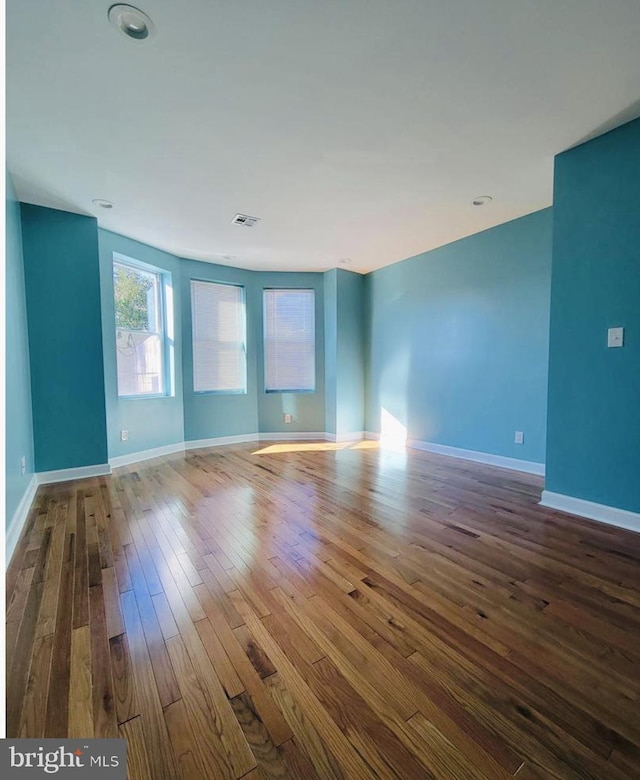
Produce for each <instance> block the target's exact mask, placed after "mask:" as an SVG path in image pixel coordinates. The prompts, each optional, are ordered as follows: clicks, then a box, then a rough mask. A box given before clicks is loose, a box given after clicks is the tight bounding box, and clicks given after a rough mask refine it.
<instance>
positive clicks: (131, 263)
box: [112, 252, 175, 400]
mask: <svg viewBox="0 0 640 780" xmlns="http://www.w3.org/2000/svg"><path fill="white" fill-rule="evenodd" d="M112 259H113V262H112V269H113V270H112V273H113V271H115V266H117V265H118V266H122V267H124V268H128V269H131V270H133V271H142V272H143V273H146V274H151V275H153V276H155V277H157V287H156V290H157V300H156V307H157V327H158V329H157V330H153V331H144V332H145V333H149V334H150V335H156V336H159V338H160V345H161V346H160V355H161V361H162V366H161V369H160V376H161V379H162V391H161V392H159V393H157V392H150V393H134V394H131V393H120V388H119V385H118V336H117V334H118V331H119V330H120V331H125V330H127V329H126V328H119V327H118V326H117V324H116V322H115V282H114V289H113V296H114V326H115V336H116V345H115V346H116V354H115V358H116V366H115V369H116V372H115V373H116V393H117V396H118V399H119V400H143V399H149V398H167V397H168V396H173V395H174V392H175V388H174V382H173V327H172V315H173V312H172V310H171V308H172V307H171V306H170V305H169V304H170V292H171V289H172V288H171V274H170V273H169V272H168V271H165V270H164V269H162V268H158V267H156V266H153V265H150V264H149V263H144V262H142V261H140V260H136V259H134V258H132V257H127V256H125V255H121V254H119V253H117V252H114V253H113V258H112Z"/></svg>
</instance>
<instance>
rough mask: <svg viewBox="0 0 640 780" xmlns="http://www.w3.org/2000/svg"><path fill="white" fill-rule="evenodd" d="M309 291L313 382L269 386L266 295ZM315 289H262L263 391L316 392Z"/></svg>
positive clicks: (268, 337)
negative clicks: (309, 385)
mask: <svg viewBox="0 0 640 780" xmlns="http://www.w3.org/2000/svg"><path fill="white" fill-rule="evenodd" d="M287 292H291V293H310V294H311V299H312V307H313V317H312V320H311V322H312V331H311V339H312V344H313V348H312V357H311V360H312V371H313V384H312V386H311V387H290V388H285V387H270V386H269V368H268V366H269V351H270V345H269V340H270V336H269V328H268V316H267V297H268V295H269V294H271V293H287ZM316 303H317V302H316V291H315V289H314V288H312V287H265V288H263V290H262V323H263V333H262V344H263V352H264V390H265V393H270V394H271V393H315V392H316V386H317V373H318V372H317V360H318V354H317V339H316Z"/></svg>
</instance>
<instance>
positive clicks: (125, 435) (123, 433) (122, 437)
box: [120, 430, 129, 441]
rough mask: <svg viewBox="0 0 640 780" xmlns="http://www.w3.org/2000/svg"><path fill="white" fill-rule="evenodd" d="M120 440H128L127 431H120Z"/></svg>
mask: <svg viewBox="0 0 640 780" xmlns="http://www.w3.org/2000/svg"><path fill="white" fill-rule="evenodd" d="M120 441H129V431H127V430H124V431H120Z"/></svg>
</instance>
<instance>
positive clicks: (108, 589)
mask: <svg viewBox="0 0 640 780" xmlns="http://www.w3.org/2000/svg"><path fill="white" fill-rule="evenodd" d="M101 583H102V593H103V597H104V611H105V618H106V621H107V636H108V637H109V639H111V638H112V637H114V636H118V635H119V634H123V633H124V622H123V620H122V611H121V610H120V592H119V590H118V580H117V577H116V570H115V569H114V568H113V567H108V568H104V569H101Z"/></svg>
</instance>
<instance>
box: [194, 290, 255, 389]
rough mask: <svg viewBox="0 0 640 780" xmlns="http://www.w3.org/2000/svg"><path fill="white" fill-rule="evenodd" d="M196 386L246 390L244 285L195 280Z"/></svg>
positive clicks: (196, 387) (199, 387)
mask: <svg viewBox="0 0 640 780" xmlns="http://www.w3.org/2000/svg"><path fill="white" fill-rule="evenodd" d="M191 318H192V337H193V389H194V391H195V392H196V393H246V392H247V350H246V343H245V342H246V338H245V333H246V318H245V307H244V288H242V287H238V286H236V285H232V284H215V283H213V282H196V281H194V280H192V281H191Z"/></svg>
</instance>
